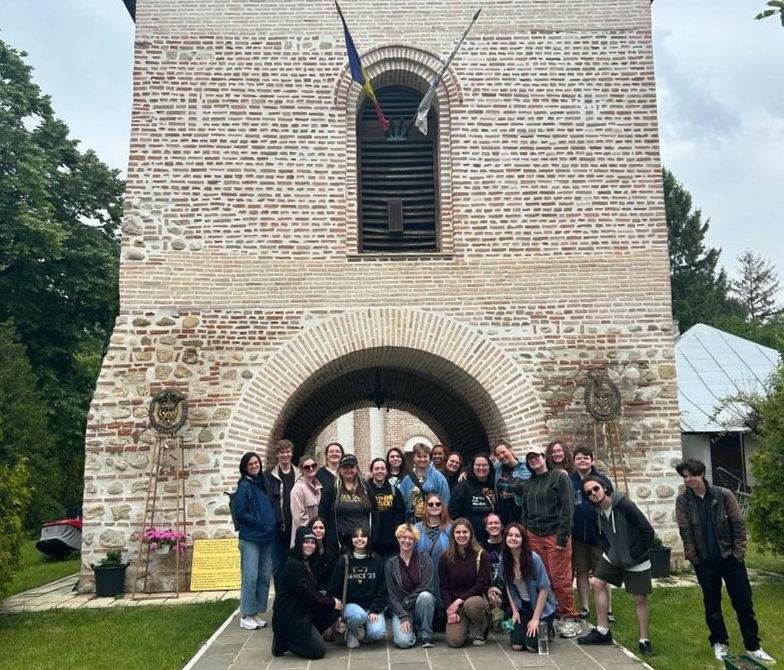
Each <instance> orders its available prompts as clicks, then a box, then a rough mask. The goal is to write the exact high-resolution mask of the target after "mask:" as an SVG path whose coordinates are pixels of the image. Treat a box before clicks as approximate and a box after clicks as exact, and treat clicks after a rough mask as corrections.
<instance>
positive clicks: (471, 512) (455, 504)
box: [449, 470, 497, 542]
mask: <svg viewBox="0 0 784 670" xmlns="http://www.w3.org/2000/svg"><path fill="white" fill-rule="evenodd" d="M467 472H468V476H467V477H466V478H465V480H463V481H462V482H460V483H459V484H458V485H457V486H455V490H454V491H452V497H451V498H450V499H449V516H450V517H452V519H459V518H460V517H465V518H466V519H468V520H469V521H470V522H471V525H472V526H473V528H474V535H475V536H476V539H477V541H478V542H484V541H485V540H486V539H487V531H486V530H485V517H486V516H487V515H488V514H490V512H495V511H497V506H496V500H497V498H496V495H495V484H494V482H493V472H492V470H491V471H490V474H489V475H488V477H487V481H486V482H480V481H479V480H478V479H477V478H476V476H475V475H474V473H473V472H470V471H467Z"/></svg>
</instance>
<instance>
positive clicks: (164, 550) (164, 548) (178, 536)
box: [142, 526, 187, 554]
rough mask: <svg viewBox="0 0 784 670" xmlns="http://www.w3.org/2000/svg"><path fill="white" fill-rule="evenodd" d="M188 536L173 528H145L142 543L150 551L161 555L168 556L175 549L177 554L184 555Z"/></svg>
mask: <svg viewBox="0 0 784 670" xmlns="http://www.w3.org/2000/svg"><path fill="white" fill-rule="evenodd" d="M186 537H187V536H186V535H185V533H183V532H180V531H178V530H174V529H172V528H154V527H152V526H151V527H150V528H145V529H144V533H143V535H142V543H144V544H146V545H147V547H148V548H149V550H150V551H157V552H158V553H160V554H168V553H169V551H171V550H172V549H174V551H176V552H177V553H180V554H184V553H185V548H186V546H187V545H186V541H185V539H186Z"/></svg>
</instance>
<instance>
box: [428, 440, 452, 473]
mask: <svg viewBox="0 0 784 670" xmlns="http://www.w3.org/2000/svg"><path fill="white" fill-rule="evenodd" d="M447 458H449V449H447V448H446V447H445V446H444V445H443V444H434V445H433V448H432V449H431V450H430V460H431V461H432V462H433V467H434V468H435V469H436V470H438V471H439V472H440V473H441V474H446V473H445V472H444V469H445V468H446V459H447Z"/></svg>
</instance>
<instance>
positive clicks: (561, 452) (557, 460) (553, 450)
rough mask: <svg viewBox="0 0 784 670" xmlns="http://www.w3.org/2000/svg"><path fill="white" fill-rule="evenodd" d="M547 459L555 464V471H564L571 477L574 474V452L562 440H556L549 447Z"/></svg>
mask: <svg viewBox="0 0 784 670" xmlns="http://www.w3.org/2000/svg"><path fill="white" fill-rule="evenodd" d="M547 458H548V459H549V460H550V462H551V463H552V464H553V470H563V471H564V472H566V474H569V475H570V474H572V473H573V472H574V462H573V461H572V452H571V451H569V447H567V446H566V445H565V444H564V443H563V442H561V441H560V440H555V441H554V442H550V444H548V445H547Z"/></svg>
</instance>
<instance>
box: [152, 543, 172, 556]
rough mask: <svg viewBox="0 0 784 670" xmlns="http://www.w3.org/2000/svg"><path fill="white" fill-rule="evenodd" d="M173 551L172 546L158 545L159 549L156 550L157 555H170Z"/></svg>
mask: <svg viewBox="0 0 784 670" xmlns="http://www.w3.org/2000/svg"><path fill="white" fill-rule="evenodd" d="M170 551H171V545H170V544H161V545H158V548H157V549H156V550H155V553H156V554H168V553H169V552H170Z"/></svg>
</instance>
